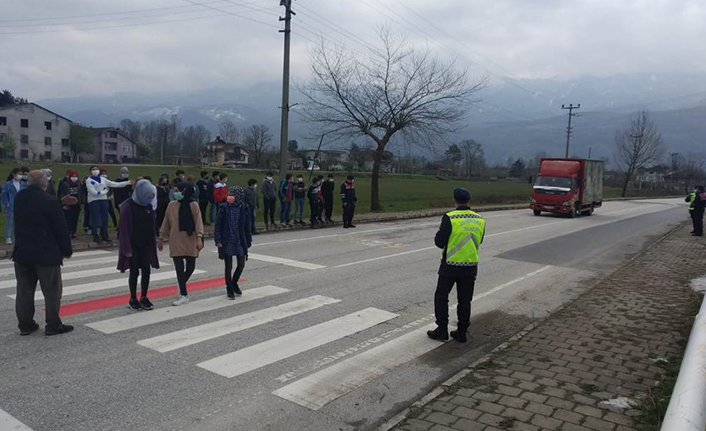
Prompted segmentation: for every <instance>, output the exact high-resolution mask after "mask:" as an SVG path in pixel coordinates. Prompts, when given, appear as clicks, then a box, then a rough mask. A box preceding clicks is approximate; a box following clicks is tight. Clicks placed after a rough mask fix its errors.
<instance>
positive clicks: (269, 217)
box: [262, 172, 277, 230]
mask: <svg viewBox="0 0 706 431" xmlns="http://www.w3.org/2000/svg"><path fill="white" fill-rule="evenodd" d="M276 202H277V184H275V179H274V177H273V176H272V172H268V173H267V175H266V176H265V179H264V181H263V182H262V206H263V207H264V213H265V230H270V227H272V228H277V225H276V224H275V205H276Z"/></svg>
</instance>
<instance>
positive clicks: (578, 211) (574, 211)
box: [569, 204, 581, 218]
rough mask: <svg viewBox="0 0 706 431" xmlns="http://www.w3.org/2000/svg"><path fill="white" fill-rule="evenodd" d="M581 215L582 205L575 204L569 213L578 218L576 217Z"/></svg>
mask: <svg viewBox="0 0 706 431" xmlns="http://www.w3.org/2000/svg"><path fill="white" fill-rule="evenodd" d="M580 215H581V207H580V206H579V204H576V206H574V207H573V208H572V210H571V212H570V213H569V217H571V218H576V217H579V216H580Z"/></svg>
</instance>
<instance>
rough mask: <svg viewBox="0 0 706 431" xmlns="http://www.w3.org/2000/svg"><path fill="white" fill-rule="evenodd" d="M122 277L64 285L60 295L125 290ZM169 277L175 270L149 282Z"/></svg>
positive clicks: (39, 296)
mask: <svg viewBox="0 0 706 431" xmlns="http://www.w3.org/2000/svg"><path fill="white" fill-rule="evenodd" d="M205 273H206V271H202V270H200V269H197V270H195V271H194V275H199V274H205ZM118 274H120V273H118ZM124 277H125V278H119V279H115V280H107V281H100V282H96V283H86V284H77V285H74V286H69V287H64V288H63V290H62V293H61V297H62V298H65V297H67V296H71V295H79V294H81V293H90V292H100V291H101V290H108V289H115V288H117V287H124V288H125V291H126V292H127V274H125V275H124ZM171 279H176V271H169V272H158V273H156V274H152V275H150V283H153V282H155V281H164V280H171ZM7 296H8V298H12V299H15V298H16V297H17V295H16V294H12V295H7ZM42 299H44V294H43V293H42V290H41V289H40V287H39V286H37V291H36V292H35V293H34V300H35V301H39V300H42ZM150 313H151V312H150Z"/></svg>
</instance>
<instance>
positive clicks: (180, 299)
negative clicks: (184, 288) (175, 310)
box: [172, 295, 189, 307]
mask: <svg viewBox="0 0 706 431" xmlns="http://www.w3.org/2000/svg"><path fill="white" fill-rule="evenodd" d="M188 303H189V297H188V296H184V295H179V297H178V298H177V300H176V301H174V302H172V305H173V306H175V307H178V306H180V305H186V304H188Z"/></svg>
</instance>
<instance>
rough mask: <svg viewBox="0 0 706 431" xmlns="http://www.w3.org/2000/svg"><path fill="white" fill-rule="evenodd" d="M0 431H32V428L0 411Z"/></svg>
mask: <svg viewBox="0 0 706 431" xmlns="http://www.w3.org/2000/svg"><path fill="white" fill-rule="evenodd" d="M0 431H32V428H30V427H28V426H27V425H25V424H23V423H22V422H20V421H18V420H17V419H15V418H13V417H12V416H10V414H9V413H7V412H6V411H4V410H2V409H0Z"/></svg>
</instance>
